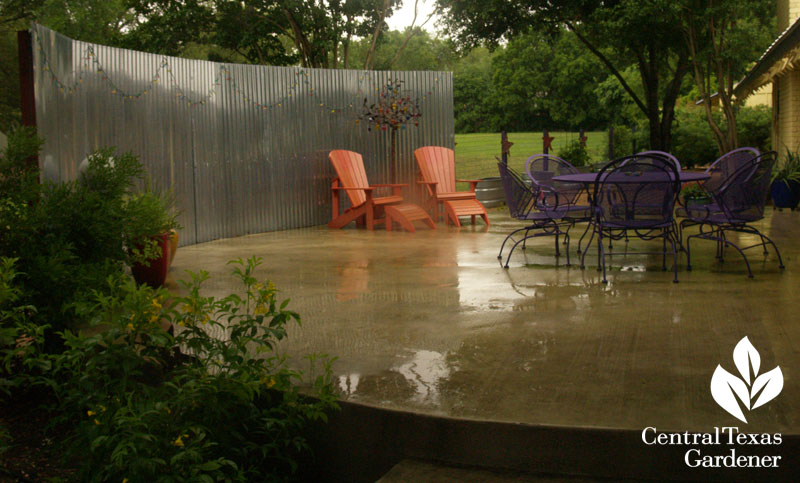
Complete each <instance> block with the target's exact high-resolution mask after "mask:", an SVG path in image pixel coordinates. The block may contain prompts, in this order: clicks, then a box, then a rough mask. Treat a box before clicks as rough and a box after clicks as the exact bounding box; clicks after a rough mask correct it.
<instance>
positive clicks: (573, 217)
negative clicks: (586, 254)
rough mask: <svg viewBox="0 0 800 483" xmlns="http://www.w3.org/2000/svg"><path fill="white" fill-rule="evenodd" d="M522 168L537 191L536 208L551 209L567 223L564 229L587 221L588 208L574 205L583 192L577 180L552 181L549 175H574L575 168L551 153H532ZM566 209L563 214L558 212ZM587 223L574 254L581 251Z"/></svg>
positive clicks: (587, 229) (589, 212)
mask: <svg viewBox="0 0 800 483" xmlns="http://www.w3.org/2000/svg"><path fill="white" fill-rule="evenodd" d="M525 171H526V172H527V173H528V177H529V178H530V179H531V183H532V186H533V187H534V190H538V191H539V196H538V197H537V199H536V200H535V202H536V208H537V209H538V210H540V211H545V212H547V211H550V212H553V211H555V212H556V213H558V214H559V215H562V214H563V217H562V218H561V219H562V220H563V221H564V222H566V223H568V224H567V227H566V230H565V231H566V232H569V230H570V228H572V227H573V226H575V224H576V223H581V222H588V221H591V219H592V216H591V207H590V206H589V205H581V204H578V203H579V201H580V196H581V194H582V193H583V192H584V191H585V190H584V187H583V184H581V183H565V182H560V181H553V176H560V175H564V174H578V173H579V171H578V170H577V169H576V168H575V167H574V166H572V165H571V164H569V163H568V162H567V161H565V160H563V159H561V158H559V157H558V156H553V155H552V154H534V155H533V156H531V157H529V158H528V159H527V161H525ZM564 211H566V212H565V213H562V212H564ZM589 228H591V225H587V226H586V230H584V231H583V235H581V238H580V240H579V241H578V253H580V252H581V244H582V243H583V238H584V237H585V236H586V233H588V231H589Z"/></svg>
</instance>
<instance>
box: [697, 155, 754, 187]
mask: <svg viewBox="0 0 800 483" xmlns="http://www.w3.org/2000/svg"><path fill="white" fill-rule="evenodd" d="M760 154H761V153H760V152H759V151H758V149H756V148H738V149H734V150H733V151H730V152H727V153H725V154H723V155H722V156H720V157H719V158H718V159H717V160H716V161H714V162H713V163H711V166H709V167H708V169H706V174H708V175H710V176H711V177H710V178H708V179H707V180H706V181H705V182H703V187H704V188H705V189H706V191H708V192H709V193H714V192H717V191H719V190H720V189H721V188H722V187H723V185H724V184H725V180H727V179H729V178H730V176H731V175H732V174H733V173H735V172H736V171H737V170H738V169H739V168H740V167H742V166H744V165H745V164H748V163H749V162H750V161H752V160H753V159H755V158H757V157H758V156H759V155H760ZM750 166H753V167H755V165H754V164H750Z"/></svg>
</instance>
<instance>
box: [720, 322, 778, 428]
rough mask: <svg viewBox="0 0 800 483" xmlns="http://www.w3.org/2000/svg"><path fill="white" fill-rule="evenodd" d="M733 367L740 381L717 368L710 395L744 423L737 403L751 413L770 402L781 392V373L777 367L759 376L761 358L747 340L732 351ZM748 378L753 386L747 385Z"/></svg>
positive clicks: (741, 341) (744, 339) (742, 414)
mask: <svg viewBox="0 0 800 483" xmlns="http://www.w3.org/2000/svg"><path fill="white" fill-rule="evenodd" d="M733 363H734V364H735V365H736V369H738V370H739V374H741V375H742V378H741V379H739V378H738V377H736V376H735V375H733V374H731V373H730V372H728V371H726V370H725V369H723V368H722V366H721V365H717V369H716V370H715V371H714V375H713V376H711V395H712V396H713V397H714V401H716V402H717V404H719V405H720V407H722V409H724V410H726V411H728V412H729V413H730V414H731V415H732V416H733V417H735V418H736V419H738V420H740V421H742V422H745V423H746V422H747V418H745V416H744V412H743V411H742V408H741V407H740V405H739V401H741V403H742V405H743V406H744V407H745V408H746V409H747V410H748V411H750V410H753V409H755V408H757V407H760V406H763V405H764V404H766V403H768V402H769V401H771V400H773V399H774V398H775V397H776V396H777V395H778V394H780V392H781V390H782V389H783V372H781V368H780V367H778V366H776V367H775V369H773V370H771V371H769V372H765V373H764V374H761V375H760V376H759V375H758V370H759V369H760V367H761V356H760V355H759V354H758V351H757V350H756V348H755V347H753V344H751V343H750V340H749V339H748V338H747V337H744V338H743V339H742V340H740V341H739V343H738V344H736V347H735V348H734V349H733ZM751 369H752V372H751ZM751 375H752V378H753V384H752V385H751V384H750V379H751ZM737 399H738V400H737ZM753 400H755V403H753Z"/></svg>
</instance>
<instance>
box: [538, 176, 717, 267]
mask: <svg viewBox="0 0 800 483" xmlns="http://www.w3.org/2000/svg"><path fill="white" fill-rule="evenodd" d="M648 177H649V176H648V173H647V172H642V173H641V174H640V175H639V176H630V182H631V183H641V182H647V179H648ZM678 177H679V178H680V182H681V183H690V182H695V181H705V180H707V179H709V178H710V177H711V175H709V174H708V173H706V172H693V171H678ZM652 178H653V181H658V182H663V179H664V178H663V175H662V177H661V178H660V179H659V177H658V176H657V175H655V176H652ZM602 180H603V178H601V177H600V172H597V173H578V174H562V175H559V176H553V181H561V182H565V183H582V184H583V185H584V186H585V187H586V193H587V194H588V196H589V203H590V204H591V205H594V201H593V200H592V190H590V189H589V186H590V185H592V184H595V183H597V182H599V181H602ZM614 182H615V183H624V182H625V181H624V180H622V179H619V178H617V179H615V180H614ZM589 226H594V222H593V221H589ZM587 230H588V227H587ZM584 234H585V233H584ZM592 238H594V231H592V236H591V237H590V238H589V244H591V241H592ZM582 240H583V237H581V241H582ZM677 242H678V245H679V246H680V247H681V250H683V242H682V240H677ZM580 246H581V242H578V249H579V250H580ZM587 249H588V245H587ZM586 251H588V250H584V252H583V254H582V255H581V268H583V267H584V263H583V262H584V258H585V257H586ZM598 269H599V267H598Z"/></svg>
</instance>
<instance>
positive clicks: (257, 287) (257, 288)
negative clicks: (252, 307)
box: [253, 283, 264, 292]
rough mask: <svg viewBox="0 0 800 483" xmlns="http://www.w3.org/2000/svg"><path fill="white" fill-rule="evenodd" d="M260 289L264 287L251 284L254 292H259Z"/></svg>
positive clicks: (258, 284)
mask: <svg viewBox="0 0 800 483" xmlns="http://www.w3.org/2000/svg"><path fill="white" fill-rule="evenodd" d="M262 288H264V286H263V285H261V284H260V283H254V284H253V290H255V291H256V292H257V291H259V290H261V289H262Z"/></svg>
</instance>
